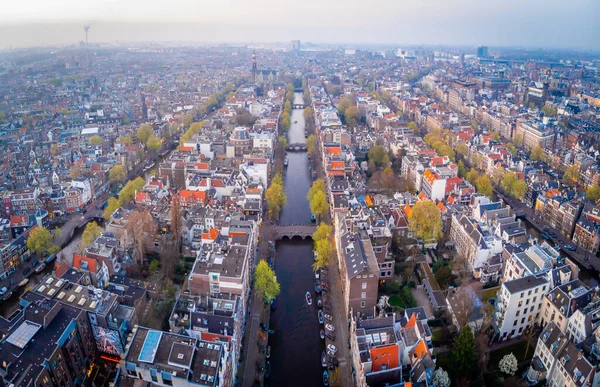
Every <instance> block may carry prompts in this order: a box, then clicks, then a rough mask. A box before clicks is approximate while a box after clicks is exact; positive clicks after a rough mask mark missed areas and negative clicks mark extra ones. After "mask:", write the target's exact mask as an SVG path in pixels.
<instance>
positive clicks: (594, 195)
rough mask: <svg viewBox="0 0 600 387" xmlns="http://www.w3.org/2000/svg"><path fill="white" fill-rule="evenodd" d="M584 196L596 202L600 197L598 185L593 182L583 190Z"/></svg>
mask: <svg viewBox="0 0 600 387" xmlns="http://www.w3.org/2000/svg"><path fill="white" fill-rule="evenodd" d="M585 197H586V199H587V200H589V201H590V202H593V203H595V202H597V201H598V199H600V186H599V185H598V184H594V185H592V186H591V187H589V188H588V189H587V191H585Z"/></svg>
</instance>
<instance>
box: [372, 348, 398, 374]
mask: <svg viewBox="0 0 600 387" xmlns="http://www.w3.org/2000/svg"><path fill="white" fill-rule="evenodd" d="M369 352H370V353H371V359H372V361H373V365H372V367H373V368H372V370H373V372H377V371H381V370H382V369H391V368H396V367H398V366H399V365H400V360H399V357H400V356H399V355H398V352H399V351H398V346H397V345H395V344H390V345H385V346H380V347H376V348H371V349H370V351H369Z"/></svg>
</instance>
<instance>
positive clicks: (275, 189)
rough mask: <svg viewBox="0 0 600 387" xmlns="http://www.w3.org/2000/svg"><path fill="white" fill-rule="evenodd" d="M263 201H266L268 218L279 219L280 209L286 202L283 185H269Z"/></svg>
mask: <svg viewBox="0 0 600 387" xmlns="http://www.w3.org/2000/svg"><path fill="white" fill-rule="evenodd" d="M265 199H266V200H267V207H268V208H269V217H270V218H274V217H279V213H280V212H281V209H282V208H283V206H284V205H285V203H286V202H287V198H286V196H285V191H284V190H283V185H281V184H277V183H275V184H273V183H271V185H270V186H269V188H268V189H267V192H266V193H265Z"/></svg>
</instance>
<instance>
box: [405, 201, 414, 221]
mask: <svg viewBox="0 0 600 387" xmlns="http://www.w3.org/2000/svg"><path fill="white" fill-rule="evenodd" d="M404 214H405V215H406V218H407V219H410V217H411V216H412V208H410V206H409V205H408V204H405V205H404Z"/></svg>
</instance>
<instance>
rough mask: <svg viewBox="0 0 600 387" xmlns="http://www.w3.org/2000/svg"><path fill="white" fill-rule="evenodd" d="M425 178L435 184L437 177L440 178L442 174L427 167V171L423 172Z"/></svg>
mask: <svg viewBox="0 0 600 387" xmlns="http://www.w3.org/2000/svg"><path fill="white" fill-rule="evenodd" d="M423 178H424V179H425V180H427V181H428V182H429V184H433V183H434V182H435V181H436V180H437V179H439V178H440V175H438V174H437V173H435V172H433V171H432V170H430V169H426V170H425V172H423Z"/></svg>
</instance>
